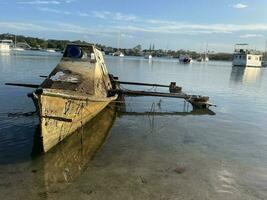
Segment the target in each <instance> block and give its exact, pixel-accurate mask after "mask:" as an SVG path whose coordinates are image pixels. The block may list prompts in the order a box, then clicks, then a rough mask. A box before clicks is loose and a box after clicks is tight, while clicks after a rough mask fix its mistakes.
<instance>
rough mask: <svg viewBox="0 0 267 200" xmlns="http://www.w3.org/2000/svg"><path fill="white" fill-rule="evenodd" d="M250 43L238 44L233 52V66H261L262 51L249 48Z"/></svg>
mask: <svg viewBox="0 0 267 200" xmlns="http://www.w3.org/2000/svg"><path fill="white" fill-rule="evenodd" d="M247 46H248V44H236V45H235V50H234V54H233V66H240V67H261V66H262V53H261V52H259V51H256V50H251V49H248V48H247Z"/></svg>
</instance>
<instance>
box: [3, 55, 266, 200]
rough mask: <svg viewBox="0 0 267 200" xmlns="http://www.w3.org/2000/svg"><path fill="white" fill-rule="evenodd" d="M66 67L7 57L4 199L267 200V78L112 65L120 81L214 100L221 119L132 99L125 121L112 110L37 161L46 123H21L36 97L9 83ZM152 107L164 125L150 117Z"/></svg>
mask: <svg viewBox="0 0 267 200" xmlns="http://www.w3.org/2000/svg"><path fill="white" fill-rule="evenodd" d="M59 59H60V55H56V54H46V53H36V52H23V53H22V54H17V55H1V56H0V199H242V200H243V199H250V200H251V199H267V133H266V128H267V107H266V103H267V92H266V88H267V69H265V68H262V69H255V68H247V69H243V68H233V67H231V63H230V62H209V63H193V64H191V65H181V64H178V62H177V60H169V59H154V60H153V62H152V63H149V62H148V60H145V59H142V58H133V57H125V58H117V57H106V58H105V60H106V63H107V65H108V68H109V71H110V72H111V73H113V74H114V75H117V76H119V77H120V79H121V80H125V81H143V82H156V83H162V84H168V83H169V82H170V81H176V82H177V84H178V85H181V86H182V87H183V90H184V91H185V92H188V93H191V94H202V95H207V96H210V99H211V102H213V103H214V104H216V105H218V107H216V108H212V110H213V112H215V113H216V115H209V114H207V113H206V114H205V113H202V114H201V113H194V112H191V111H192V108H191V107H190V106H189V107H188V108H187V106H185V107H184V102H183V101H182V100H175V99H164V98H154V97H153V98H149V97H142V98H141V97H139V98H126V103H125V106H122V105H120V106H119V107H120V110H124V111H126V112H116V111H115V109H114V106H110V107H109V108H107V109H105V110H104V111H103V112H101V113H100V114H99V115H98V116H97V117H96V118H95V119H94V120H93V121H91V122H90V123H88V124H87V125H86V126H85V127H84V128H83V130H80V131H78V132H76V133H75V134H73V135H72V136H71V137H69V138H67V139H66V140H65V141H63V142H62V143H61V144H60V145H58V146H57V147H55V148H54V149H52V150H51V152H49V153H48V154H46V155H38V154H37V153H36V152H37V150H38V142H37V141H36V140H35V139H34V138H35V137H34V135H35V134H38V118H37V116H36V115H34V116H23V115H17V114H19V113H25V112H29V111H33V110H34V106H33V103H32V101H31V99H29V98H27V96H26V94H27V93H28V92H31V89H28V88H16V87H10V86H5V85H4V83H5V82H23V83H40V82H41V81H42V78H40V77H39V75H47V74H48V73H49V72H50V71H51V70H52V69H53V68H54V67H55V65H56V64H57V63H58V61H59ZM131 88H132V87H131ZM142 89H144V88H142ZM148 89H150V90H154V89H155V88H148ZM158 90H159V89H158ZM153 105H154V106H155V111H156V113H155V115H149V114H146V113H144V112H145V111H150V110H151V107H153ZM173 112H175V114H174V113H173ZM16 113H17V114H16ZM163 113H165V114H163ZM176 168H183V169H184V170H185V171H184V172H183V173H181V174H179V173H177V172H175V169H176Z"/></svg>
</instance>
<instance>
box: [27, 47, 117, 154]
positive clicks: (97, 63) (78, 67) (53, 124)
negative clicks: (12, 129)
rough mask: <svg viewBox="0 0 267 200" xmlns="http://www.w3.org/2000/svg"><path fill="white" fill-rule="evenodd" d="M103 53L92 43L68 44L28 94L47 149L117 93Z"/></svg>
mask: <svg viewBox="0 0 267 200" xmlns="http://www.w3.org/2000/svg"><path fill="white" fill-rule="evenodd" d="M110 89H112V84H111V81H110V78H109V74H108V71H107V68H106V65H105V63H104V59H103V55H102V53H101V51H100V50H98V49H97V48H96V47H95V46H94V45H76V44H69V45H67V47H66V49H65V52H64V54H63V57H62V59H61V61H60V63H59V64H58V65H57V66H56V68H55V69H54V70H53V71H52V72H51V73H50V75H49V76H48V77H47V78H46V79H45V81H44V82H43V83H42V84H41V85H40V87H39V88H38V89H36V90H35V91H34V92H33V94H32V95H31V96H32V98H33V100H34V103H35V105H36V108H37V110H38V113H39V117H40V128H41V137H42V140H43V150H44V152H47V151H48V150H49V149H51V148H52V147H53V146H54V145H56V144H57V143H59V142H60V141H62V140H63V139H64V138H66V137H67V136H68V135H70V134H71V133H73V132H74V131H75V130H77V129H78V128H80V127H81V126H83V125H84V124H85V123H86V122H88V121H90V120H91V119H92V118H93V117H94V116H96V115H97V114H98V113H99V112H100V111H101V110H103V109H104V108H105V107H106V106H107V105H108V104H109V103H110V102H111V101H113V100H115V99H116V98H117V95H113V96H111V95H109V90H110Z"/></svg>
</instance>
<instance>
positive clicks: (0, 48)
mask: <svg viewBox="0 0 267 200" xmlns="http://www.w3.org/2000/svg"><path fill="white" fill-rule="evenodd" d="M12 43H13V42H12V40H0V52H2V53H7V52H10V46H11V45H12Z"/></svg>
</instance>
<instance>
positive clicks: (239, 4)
mask: <svg viewBox="0 0 267 200" xmlns="http://www.w3.org/2000/svg"><path fill="white" fill-rule="evenodd" d="M232 7H233V8H236V9H244V8H247V7H248V5H246V4H242V3H238V4H235V5H232Z"/></svg>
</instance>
